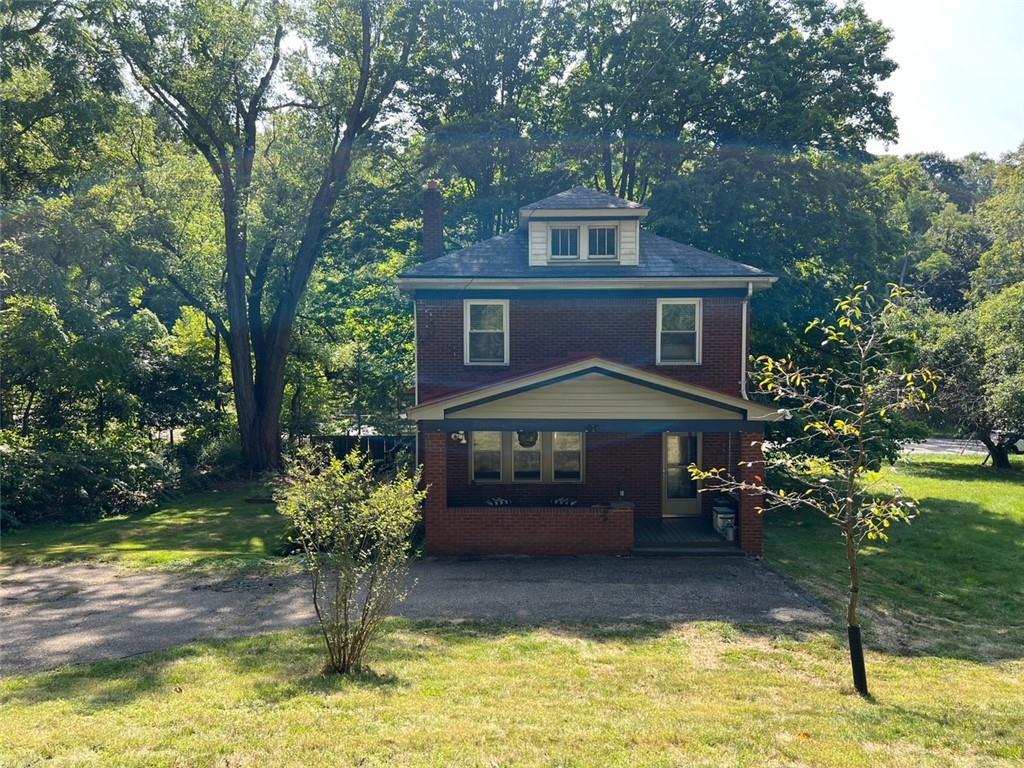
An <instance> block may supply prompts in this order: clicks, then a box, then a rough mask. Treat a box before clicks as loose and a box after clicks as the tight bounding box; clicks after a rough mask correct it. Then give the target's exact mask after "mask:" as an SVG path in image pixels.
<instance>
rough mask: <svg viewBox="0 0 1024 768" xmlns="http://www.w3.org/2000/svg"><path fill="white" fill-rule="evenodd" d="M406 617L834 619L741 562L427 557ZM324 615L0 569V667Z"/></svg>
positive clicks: (210, 589) (37, 665)
mask: <svg viewBox="0 0 1024 768" xmlns="http://www.w3.org/2000/svg"><path fill="white" fill-rule="evenodd" d="M412 577H413V578H415V579H416V584H415V586H414V588H413V590H412V593H411V595H410V597H409V599H408V600H407V601H406V602H405V603H404V604H403V605H402V606H401V607H400V609H399V613H400V614H402V615H404V616H408V617H412V618H438V619H484V620H500V621H509V622H516V623H526V624H543V623H549V622H560V621H589V622H595V623H616V622H625V621H637V620H646V619H650V620H669V621H685V620H695V619H722V620H728V621H737V622H743V623H779V624H811V625H823V624H827V623H828V621H829V620H828V618H827V617H826V615H825V613H824V612H823V610H822V609H821V607H820V606H819V605H818V604H817V603H815V602H814V601H813V600H812V599H811V598H809V597H808V596H807V595H805V594H804V593H803V592H801V591H799V590H798V589H797V588H795V587H794V586H792V585H791V584H790V583H789V582H788V581H786V580H785V579H783V578H782V577H781V576H779V575H778V574H777V573H775V572H774V571H773V570H771V569H770V568H768V567H766V566H765V565H763V564H762V563H760V562H756V561H753V560H747V559H744V558H738V557H733V558H724V557H719V558H713V557H705V558H699V557H694V558H602V557H593V558H589V557H578V558H511V557H510V558H480V559H452V560H449V559H428V560H425V561H422V562H417V563H415V564H414V565H413V569H412ZM312 621H313V613H312V608H311V606H310V603H309V595H308V592H307V590H306V588H305V583H304V580H303V579H302V577H301V576H298V575H294V576H287V577H283V578H273V577H265V576H264V577H256V576H249V577H244V576H243V577H239V576H234V577H231V578H223V577H221V578H216V577H211V576H197V575H187V574H180V573H164V572H159V571H125V570H118V569H116V568H111V567H105V566H86V565H67V566H57V567H9V568H5V569H2V570H0V672H2V673H3V674H16V673H19V672H26V671H32V670H39V669H48V668H52V667H57V666H61V665H64V664H75V663H82V662H88V661H97V660H102V659H115V658H122V657H125V656H132V655H135V654H139V653H146V652H149V651H155V650H159V649H161V648H166V647H169V646H172V645H179V644H181V643H187V642H190V641H192V640H196V639H200V638H218V637H237V636H242V635H250V634H257V633H260V632H270V631H273V630H279V629H286V628H289V627H295V626H302V625H305V624H309V623H311V622H312Z"/></svg>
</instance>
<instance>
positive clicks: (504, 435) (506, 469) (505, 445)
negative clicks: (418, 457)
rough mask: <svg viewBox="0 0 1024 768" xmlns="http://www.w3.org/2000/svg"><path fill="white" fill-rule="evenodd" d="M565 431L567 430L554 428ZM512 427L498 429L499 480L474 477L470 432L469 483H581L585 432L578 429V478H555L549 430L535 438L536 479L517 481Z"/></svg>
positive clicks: (583, 481) (552, 440)
mask: <svg viewBox="0 0 1024 768" xmlns="http://www.w3.org/2000/svg"><path fill="white" fill-rule="evenodd" d="M480 431H482V432H495V431H497V430H493V429H484V430H480ZM556 431H558V432H565V431H570V430H556ZM515 432H516V430H511V431H509V430H502V432H501V478H500V479H499V480H486V479H485V480H477V479H476V477H475V476H474V472H473V468H474V464H473V442H474V439H475V434H476V433H475V432H470V434H469V440H467V445H468V446H469V462H468V463H469V483H470V485H583V484H585V483H586V478H587V433H586V432H580V433H579V435H580V477H579V479H578V480H556V479H555V451H554V439H553V437H552V433H551V432H541V433H540V434H539V440H540V443H541V453H540V460H541V470H540V479H539V480H526V479H522V480H517V479H516V477H515V459H514V440H513V437H512V436H513V435H514V434H515Z"/></svg>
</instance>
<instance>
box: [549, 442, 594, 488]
mask: <svg viewBox="0 0 1024 768" xmlns="http://www.w3.org/2000/svg"><path fill="white" fill-rule="evenodd" d="M569 431H570V430H567V429H556V430H554V431H552V432H545V433H544V437H545V440H546V441H547V445H546V447H547V449H546V450H545V452H544V453H545V456H546V457H547V464H548V466H547V471H548V475H547V477H548V482H550V483H558V484H559V485H562V484H568V485H580V484H582V483H584V482H586V480H585V478H586V476H587V433H586V432H579V433H578V434H579V436H580V477H579V479H578V480H571V479H561V480H560V479H558V478H556V477H555V432H569Z"/></svg>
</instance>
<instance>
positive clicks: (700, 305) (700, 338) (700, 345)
mask: <svg viewBox="0 0 1024 768" xmlns="http://www.w3.org/2000/svg"><path fill="white" fill-rule="evenodd" d="M670 304H692V305H693V306H695V307H696V308H697V309H696V324H695V325H696V331H697V342H696V346H697V359H696V360H662V359H661V308H662V307H663V306H665V305H670ZM656 311H657V313H658V323H657V326H658V327H657V332H656V334H655V345H656V356H655V360H656V362H657V364H658V365H700V364H701V357H702V356H703V352H704V332H703V326H704V300H703V299H658V302H657V310H656Z"/></svg>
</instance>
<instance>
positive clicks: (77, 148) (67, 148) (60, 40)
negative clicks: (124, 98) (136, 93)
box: [0, 0, 122, 204]
mask: <svg viewBox="0 0 1024 768" xmlns="http://www.w3.org/2000/svg"><path fill="white" fill-rule="evenodd" d="M103 7H104V3H103V2H102V1H101V0H87V2H81V3H63V2H50V0H10V1H9V2H6V3H4V6H3V19H2V22H0V45H2V51H3V53H2V55H0V115H2V116H3V119H2V120H0V146H2V147H3V148H4V150H3V152H2V153H0V202H3V203H5V204H6V203H8V202H10V201H12V200H15V199H17V198H19V197H21V196H24V195H29V194H34V193H39V192H49V191H53V190H55V189H66V188H68V186H69V185H70V184H71V183H72V182H73V181H74V180H75V179H76V178H77V177H78V176H79V175H81V174H82V173H85V172H87V171H89V170H91V169H92V168H93V164H94V161H95V159H96V158H95V154H96V149H97V146H96V145H97V143H98V141H99V140H100V139H101V137H102V135H103V133H104V132H105V131H106V130H108V129H109V128H110V127H111V125H112V124H113V122H114V120H115V116H116V114H117V111H118V108H119V105H120V103H121V102H120V99H119V98H118V94H119V92H120V91H121V87H122V84H121V73H120V71H119V68H118V66H117V62H116V59H115V58H114V57H113V56H112V55H111V52H110V50H109V48H108V47H107V46H106V44H105V37H104V35H103V33H102V30H101V29H100V28H99V27H98V24H97V22H98V21H99V20H100V18H101V17H102V12H103Z"/></svg>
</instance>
